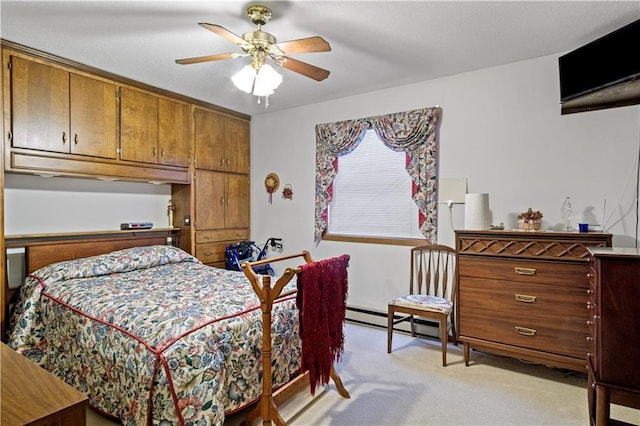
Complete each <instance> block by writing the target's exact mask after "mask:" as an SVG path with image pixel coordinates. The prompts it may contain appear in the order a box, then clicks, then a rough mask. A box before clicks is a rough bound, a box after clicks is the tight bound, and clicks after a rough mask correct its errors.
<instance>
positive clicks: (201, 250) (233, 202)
mask: <svg viewBox="0 0 640 426" xmlns="http://www.w3.org/2000/svg"><path fill="white" fill-rule="evenodd" d="M193 187H194V199H195V222H194V227H195V233H196V236H195V242H196V245H195V253H196V257H198V258H199V259H200V260H202V261H203V262H205V263H208V264H216V265H217V266H222V265H223V262H224V248H225V247H226V246H227V245H228V244H231V243H233V242H236V241H241V240H246V239H248V238H249V225H250V224H249V176H248V175H243V174H233V173H223V172H214V171H210V170H196V172H195V177H194V183H193Z"/></svg>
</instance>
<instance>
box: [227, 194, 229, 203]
mask: <svg viewBox="0 0 640 426" xmlns="http://www.w3.org/2000/svg"><path fill="white" fill-rule="evenodd" d="M227 205H229V196H228V195H227Z"/></svg>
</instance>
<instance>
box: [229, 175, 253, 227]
mask: <svg viewBox="0 0 640 426" xmlns="http://www.w3.org/2000/svg"><path fill="white" fill-rule="evenodd" d="M224 217H225V227H226V228H248V227H249V224H250V223H249V222H250V219H249V177H248V176H247V175H236V174H231V173H229V174H227V175H226V194H225V216H224Z"/></svg>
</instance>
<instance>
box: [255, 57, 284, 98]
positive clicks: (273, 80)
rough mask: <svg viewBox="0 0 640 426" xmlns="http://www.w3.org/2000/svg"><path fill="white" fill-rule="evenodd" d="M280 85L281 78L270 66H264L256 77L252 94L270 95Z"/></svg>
mask: <svg viewBox="0 0 640 426" xmlns="http://www.w3.org/2000/svg"><path fill="white" fill-rule="evenodd" d="M280 83H282V76H281V75H280V74H279V73H278V72H277V71H276V70H274V69H273V67H272V66H271V65H269V64H264V65H263V66H262V67H261V68H260V69H259V70H258V74H257V75H256V81H255V84H254V87H253V94H254V95H255V96H269V95H272V94H273V92H274V91H275V90H276V89H277V88H278V86H280Z"/></svg>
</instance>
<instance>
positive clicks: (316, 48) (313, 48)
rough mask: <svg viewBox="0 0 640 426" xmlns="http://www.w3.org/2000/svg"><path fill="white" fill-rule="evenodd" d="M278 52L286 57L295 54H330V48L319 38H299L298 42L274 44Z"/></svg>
mask: <svg viewBox="0 0 640 426" xmlns="http://www.w3.org/2000/svg"><path fill="white" fill-rule="evenodd" d="M275 46H277V47H278V48H279V49H280V50H282V51H283V52H284V53H285V54H287V55H293V54H296V53H313V52H330V51H331V46H330V45H329V43H327V41H326V40H325V39H323V38H322V37H320V36H314V37H307V38H301V39H298V40H291V41H283V42H282V43H276V44H275Z"/></svg>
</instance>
